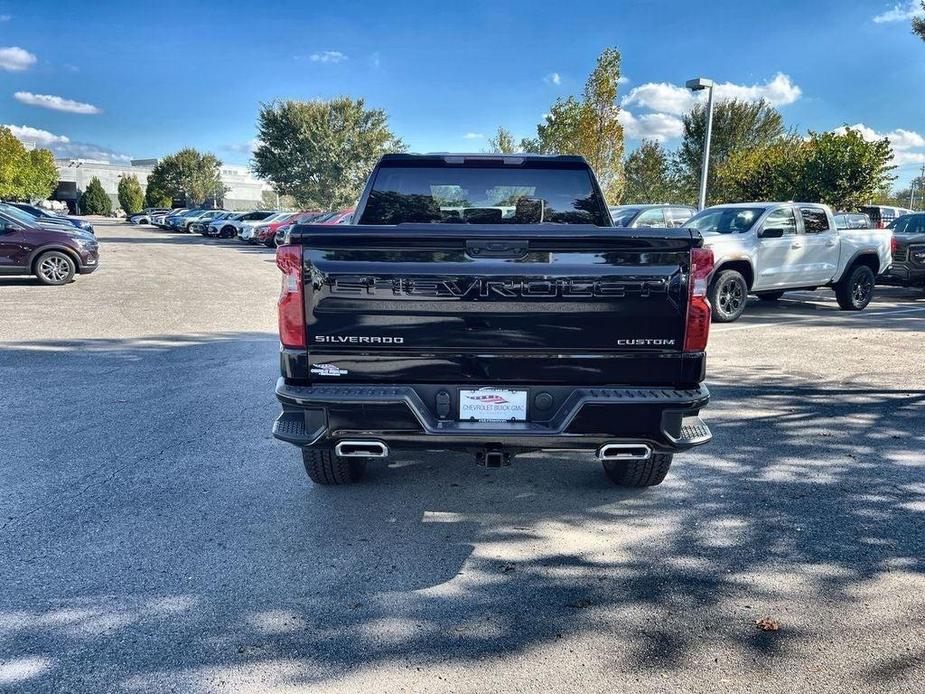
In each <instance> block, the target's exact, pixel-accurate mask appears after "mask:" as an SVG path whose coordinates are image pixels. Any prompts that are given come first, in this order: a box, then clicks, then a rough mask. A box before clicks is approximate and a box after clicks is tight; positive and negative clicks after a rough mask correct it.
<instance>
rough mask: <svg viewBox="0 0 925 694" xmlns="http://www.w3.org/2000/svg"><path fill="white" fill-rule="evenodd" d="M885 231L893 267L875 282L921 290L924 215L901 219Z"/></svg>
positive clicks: (924, 260)
mask: <svg viewBox="0 0 925 694" xmlns="http://www.w3.org/2000/svg"><path fill="white" fill-rule="evenodd" d="M889 228H890V229H892V230H893V264H892V265H890V267H888V268H887V269H886V272H884V273H883V274H882V275H880V277H878V278H877V282H878V283H879V284H894V285H899V286H900V287H925V212H919V213H916V214H906V215H903V216H902V217H900V218H899V219H897V220H895V221H894V222H893V223H892V224H890V227H889Z"/></svg>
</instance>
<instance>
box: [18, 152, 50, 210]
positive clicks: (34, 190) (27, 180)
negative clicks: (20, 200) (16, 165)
mask: <svg viewBox="0 0 925 694" xmlns="http://www.w3.org/2000/svg"><path fill="white" fill-rule="evenodd" d="M25 163H26V173H25V176H24V181H23V183H24V185H23V197H24V198H26V199H28V200H45V199H46V198H48V196H49V195H51V194H52V192H53V191H54V189H55V188H56V187H57V185H58V169H57V168H56V167H55V157H54V155H53V154H52V153H51V152H50V151H49V150H47V149H33V150H31V151H30V152H29V153H28V156H27V159H26V162H25Z"/></svg>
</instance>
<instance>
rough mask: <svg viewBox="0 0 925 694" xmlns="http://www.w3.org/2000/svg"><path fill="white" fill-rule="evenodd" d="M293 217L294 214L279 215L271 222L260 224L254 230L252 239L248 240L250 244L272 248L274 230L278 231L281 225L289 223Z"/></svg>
mask: <svg viewBox="0 0 925 694" xmlns="http://www.w3.org/2000/svg"><path fill="white" fill-rule="evenodd" d="M295 215H296V213H295V212H293V213H291V214H281V215H279V216H278V217H276V218H274V219H273V221H272V222H269V223H267V224H261V225H260V226H259V227H257V228H256V229H255V230H254V236H253V238H252V239H250V242H251V243H262V244H263V245H264V246H268V247H270V248H272V247H273V239H275V238H276V230H277V229H279V228H280V227H281V226H282V225H283V224H286V223H287V222H289V220H290V219H292V218H293V217H294V216H295Z"/></svg>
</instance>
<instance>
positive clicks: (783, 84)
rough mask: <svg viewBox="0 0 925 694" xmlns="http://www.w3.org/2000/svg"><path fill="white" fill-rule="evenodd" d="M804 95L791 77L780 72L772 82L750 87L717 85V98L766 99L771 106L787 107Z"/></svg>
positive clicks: (727, 83) (725, 83) (728, 83)
mask: <svg viewBox="0 0 925 694" xmlns="http://www.w3.org/2000/svg"><path fill="white" fill-rule="evenodd" d="M802 94H803V90H802V89H800V88H799V87H798V86H797V85H795V84H794V83H793V82H792V81H791V80H790V77H789V76H787V75H785V74H784V73H782V72H778V73H777V74H776V75H775V76H774V79H772V80H771V81H770V82H765V83H764V84H760V85H752V86H750V87H746V86H744V85H739V84H732V83H731V82H724V83H723V84H717V85H716V97H715V98H718V99H742V100H743V101H758V100H759V99H764V100H765V101H767V102H768V103H769V104H771V106H786V105H787V104H792V103H793V102H794V101H796V100H797V99H799V98H800V96H801V95H802Z"/></svg>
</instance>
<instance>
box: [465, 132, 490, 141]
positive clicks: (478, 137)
mask: <svg viewBox="0 0 925 694" xmlns="http://www.w3.org/2000/svg"><path fill="white" fill-rule="evenodd" d="M483 137H485V136H484V135H483V134H482V133H466V134H465V135H463V139H464V140H481V139H482V138H483Z"/></svg>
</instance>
